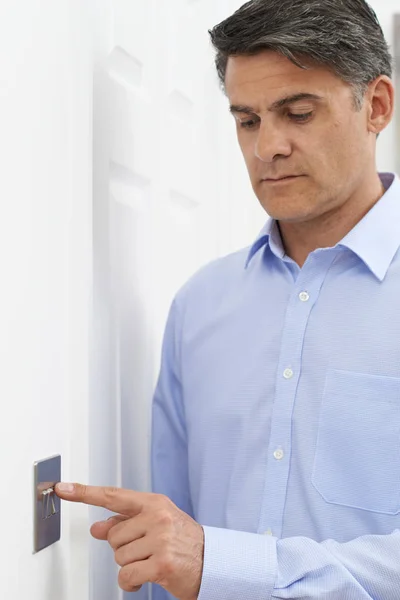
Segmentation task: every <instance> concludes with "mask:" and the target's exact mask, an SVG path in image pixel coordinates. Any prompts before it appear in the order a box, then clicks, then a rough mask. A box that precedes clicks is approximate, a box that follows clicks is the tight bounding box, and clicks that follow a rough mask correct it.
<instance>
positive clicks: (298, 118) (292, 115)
mask: <svg viewBox="0 0 400 600" xmlns="http://www.w3.org/2000/svg"><path fill="white" fill-rule="evenodd" d="M312 115H313V113H312V112H309V113H304V114H302V115H298V114H296V113H289V117H290V118H291V119H293V121H298V122H299V123H303V122H304V121H308V119H310V118H311V117H312Z"/></svg>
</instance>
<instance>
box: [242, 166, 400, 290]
mask: <svg viewBox="0 0 400 600" xmlns="http://www.w3.org/2000/svg"><path fill="white" fill-rule="evenodd" d="M379 177H380V179H381V181H382V184H383V185H384V187H385V189H386V192H385V193H384V194H383V196H382V197H381V198H380V199H379V200H378V202H377V203H376V204H375V205H374V206H373V207H372V208H371V210H370V211H369V212H368V213H367V214H366V215H365V216H364V217H363V219H361V221H360V222H359V223H357V225H356V226H355V227H353V229H352V230H351V231H350V232H349V233H348V234H347V235H346V236H345V237H344V238H343V239H342V240H341V242H339V243H338V244H337V246H344V247H346V248H348V249H349V250H351V251H352V252H354V254H356V255H357V256H358V257H359V258H360V259H361V260H362V261H363V262H364V263H365V265H366V266H367V267H368V268H369V269H370V271H371V272H372V273H373V274H374V275H375V276H376V277H377V278H378V279H379V280H380V281H383V279H384V277H385V275H386V273H387V270H388V268H389V266H390V263H391V262H392V260H393V257H394V255H395V254H396V252H397V250H398V249H399V246H400V227H399V223H400V179H399V177H398V176H397V175H396V174H394V173H379ZM266 245H269V247H270V248H271V250H272V251H273V252H274V254H276V255H277V256H279V257H280V258H283V257H284V255H285V253H284V250H283V247H282V242H281V239H280V235H279V229H278V226H277V222H276V221H275V220H274V219H271V218H270V219H269V220H268V221H267V223H266V224H265V225H264V227H263V228H262V230H261V232H260V234H259V235H258V237H257V239H256V240H255V242H254V244H253V245H252V246H251V248H250V251H249V253H248V256H247V261H246V268H247V267H248V265H249V263H250V261H251V259H252V258H253V256H254V255H255V254H256V253H257V252H258V251H259V250H260V249H261V248H263V247H264V246H266Z"/></svg>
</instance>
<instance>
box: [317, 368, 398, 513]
mask: <svg viewBox="0 0 400 600" xmlns="http://www.w3.org/2000/svg"><path fill="white" fill-rule="evenodd" d="M312 483H313V485H314V487H315V488H316V489H317V491H318V492H319V493H320V494H321V496H322V497H323V498H324V499H325V500H326V502H330V503H332V504H340V505H342V506H349V507H353V508H358V509H362V510H368V511H372V512H378V513H386V514H392V515H394V514H398V513H399V512H400V378H398V377H386V376H379V375H367V374H364V373H353V372H350V371H341V370H340V371H339V370H330V371H328V374H327V378H326V383H325V389H324V394H323V399H322V406H321V413H320V419H319V428H318V437H317V445H316V452H315V458H314V465H313V473H312Z"/></svg>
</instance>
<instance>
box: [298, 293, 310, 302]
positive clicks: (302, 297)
mask: <svg viewBox="0 0 400 600" xmlns="http://www.w3.org/2000/svg"><path fill="white" fill-rule="evenodd" d="M299 298H300V300H301V301H302V302H308V301H309V299H310V294H308V293H307V292H301V294H299Z"/></svg>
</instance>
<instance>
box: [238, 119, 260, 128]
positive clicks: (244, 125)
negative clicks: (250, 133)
mask: <svg viewBox="0 0 400 600" xmlns="http://www.w3.org/2000/svg"><path fill="white" fill-rule="evenodd" d="M257 124H258V121H254V119H252V120H251V121H240V127H242V128H243V129H253V128H254V127H255V126H256V125H257Z"/></svg>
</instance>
